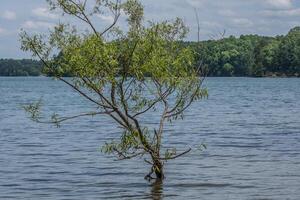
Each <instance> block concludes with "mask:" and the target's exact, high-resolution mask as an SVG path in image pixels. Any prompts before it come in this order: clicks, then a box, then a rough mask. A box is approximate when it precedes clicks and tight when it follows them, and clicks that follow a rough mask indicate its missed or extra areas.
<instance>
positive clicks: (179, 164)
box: [0, 77, 300, 200]
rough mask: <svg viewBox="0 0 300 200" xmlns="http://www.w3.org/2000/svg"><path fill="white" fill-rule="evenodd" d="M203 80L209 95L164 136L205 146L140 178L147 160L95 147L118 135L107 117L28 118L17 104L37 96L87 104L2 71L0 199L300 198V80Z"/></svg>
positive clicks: (74, 107) (61, 107) (58, 104)
mask: <svg viewBox="0 0 300 200" xmlns="http://www.w3.org/2000/svg"><path fill="white" fill-rule="evenodd" d="M206 86H207V88H208V89H209V98H208V99H207V100H203V101H201V102H197V103H195V104H193V106H192V107H191V108H190V109H189V110H188V112H187V114H186V118H185V120H184V121H178V122H176V123H174V124H172V125H171V126H168V127H166V136H165V138H164V144H165V145H166V146H174V145H175V146H177V147H178V149H179V150H184V149H186V148H187V147H190V146H191V147H195V146H197V145H198V144H201V143H203V142H204V143H205V144H206V145H207V147H208V149H207V150H205V151H204V152H199V151H193V152H192V153H190V154H188V155H186V156H185V157H182V158H179V159H177V160H173V161H170V162H168V163H167V164H166V169H165V170H166V176H167V179H166V180H165V181H164V183H163V184H162V183H148V182H146V181H145V180H144V179H143V176H144V175H145V174H146V173H147V172H148V170H149V169H148V166H147V165H146V164H144V163H142V162H139V161H138V160H130V161H122V162H116V161H114V158H111V157H109V156H107V155H103V154H102V153H101V152H100V151H99V149H100V147H101V145H102V144H103V143H104V142H105V141H107V140H109V139H111V138H115V137H118V135H119V130H118V129H117V128H115V124H114V123H113V122H112V121H111V120H110V119H108V118H104V117H94V118H81V119H77V120H73V121H70V122H68V123H65V124H63V126H62V127H61V128H56V127H54V126H51V125H45V124H36V123H33V122H31V121H30V120H29V119H28V118H27V117H26V114H25V113H24V111H23V110H22V105H24V104H27V103H29V102H32V101H34V100H38V99H39V98H40V97H43V99H44V110H45V111H46V112H48V113H50V114H52V113H53V112H58V113H64V114H67V115H68V114H73V113H77V112H80V111H89V110H90V109H92V106H91V105H90V104H89V102H87V101H85V100H84V99H82V98H80V96H78V95H77V94H76V93H75V92H74V91H72V90H71V89H70V88H69V87H67V86H65V85H64V84H63V83H60V82H58V81H54V80H52V79H49V78H42V77H40V78H5V77H2V78H0V153H1V154H0V199H41V200H42V199H49V200H50V199H51V200H57V199H70V200H71V199H72V200H73V199H78V200H82V199H157V200H159V199H166V200H167V199H175V200H176V199H178V200H181V199H203V200H219V199H230V200H235V199H236V200H241V199H257V200H258V199H261V200H262V199H280V200H282V199H295V200H298V199H300V190H299V189H300V79H268V78H262V79H254V78H208V79H207V80H206ZM157 119H158V117H157V116H156V115H155V114H153V113H151V114H149V116H147V118H145V121H144V122H145V123H148V124H151V123H152V124H154V123H156V120H157Z"/></svg>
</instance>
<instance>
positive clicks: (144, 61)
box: [20, 0, 207, 179]
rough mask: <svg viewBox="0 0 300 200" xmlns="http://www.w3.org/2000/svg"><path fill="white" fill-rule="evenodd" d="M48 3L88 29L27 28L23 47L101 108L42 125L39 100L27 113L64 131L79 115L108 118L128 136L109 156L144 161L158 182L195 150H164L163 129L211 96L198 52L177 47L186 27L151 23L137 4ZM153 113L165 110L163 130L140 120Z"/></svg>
mask: <svg viewBox="0 0 300 200" xmlns="http://www.w3.org/2000/svg"><path fill="white" fill-rule="evenodd" d="M48 2H49V4H50V6H51V9H52V10H60V11H62V13H63V14H64V15H69V16H71V17H74V18H77V19H78V20H79V21H80V22H82V23H84V24H85V25H87V27H88V30H84V31H82V32H81V31H80V30H79V29H77V28H76V27H75V26H71V25H69V24H65V23H60V24H58V25H57V26H55V27H54V29H53V30H52V31H50V33H49V34H48V35H47V36H44V35H30V34H28V33H27V32H25V31H23V32H22V33H21V36H20V37H21V41H22V49H23V50H25V51H30V52H32V55H33V56H34V57H38V58H39V59H40V60H41V61H42V62H43V64H44V68H45V70H46V72H47V73H50V74H52V75H54V76H55V77H56V78H57V79H59V80H61V81H62V82H64V83H66V84H67V85H69V86H70V87H71V88H73V89H74V90H75V91H76V92H78V93H79V94H81V95H82V97H84V98H85V99H86V100H88V101H90V102H92V103H94V104H95V105H96V106H97V107H98V109H97V110H95V111H93V112H87V113H80V114H78V115H76V116H71V117H61V116H59V115H57V114H54V115H53V116H52V117H51V120H50V121H44V120H43V116H42V115H41V114H40V105H41V104H40V102H37V103H34V104H31V105H29V106H26V107H25V109H26V111H28V112H29V113H30V114H31V118H32V119H33V120H34V121H36V122H41V123H48V122H49V123H54V124H56V125H58V126H59V125H60V123H61V122H63V121H66V120H69V119H74V118H77V117H83V116H97V115H106V116H109V117H111V118H112V119H113V120H114V121H115V122H116V124H117V125H118V126H119V127H120V128H121V130H122V131H121V137H120V140H119V141H118V142H115V141H113V142H107V143H106V145H105V146H104V147H103V152H105V153H109V154H115V155H116V156H117V157H118V158H119V159H120V160H122V159H130V158H134V157H141V158H144V161H145V162H147V163H148V164H150V165H151V170H150V173H149V174H148V175H147V176H146V177H145V178H147V179H152V178H153V177H152V175H153V174H155V175H156V176H155V177H156V178H157V179H163V178H164V164H165V162H166V161H168V160H171V159H175V158H178V157H180V156H182V155H184V154H186V153H188V152H189V151H190V150H191V149H190V148H189V149H187V150H186V151H183V152H180V153H178V152H177V151H176V148H172V149H164V148H163V146H162V137H163V133H164V124H165V123H166V122H172V121H174V120H176V119H180V118H182V117H183V114H184V111H186V110H187V108H188V107H189V106H190V105H191V103H192V102H194V101H195V100H198V99H201V98H203V97H206V96H207V91H206V90H205V89H202V86H201V84H202V82H203V78H201V77H200V76H199V75H200V71H201V70H200V67H195V63H196V61H195V59H194V57H195V52H194V51H193V50H192V49H191V48H190V47H184V46H183V45H180V42H178V41H182V40H183V39H184V38H185V36H186V34H187V32H188V30H187V27H186V26H185V25H184V23H183V21H182V20H181V19H179V18H177V19H175V20H173V21H163V22H161V23H155V22H149V23H147V24H145V23H144V19H143V6H142V5H141V3H140V2H139V1H138V0H127V1H125V2H124V3H121V2H120V0H117V1H116V2H113V1H109V0H96V1H95V4H94V6H93V8H92V10H89V9H88V8H90V4H88V3H87V1H86V0H85V1H75V0H48ZM107 10H109V11H111V13H112V14H113V16H114V20H113V22H112V24H111V25H110V26H108V27H106V28H105V29H104V30H103V31H99V30H98V29H97V26H96V25H95V24H94V23H93V17H94V16H95V15H99V14H103V12H105V11H107ZM121 13H125V15H126V17H127V25H128V28H127V30H125V31H122V30H121V29H120V28H119V27H118V19H119V18H120V16H121ZM57 52H59V56H57V55H56V54H57ZM64 74H72V75H73V78H72V79H71V80H70V79H65V78H64V77H63V75H64ZM151 110H157V111H159V113H160V121H159V122H158V127H156V128H154V129H153V130H151V129H150V128H149V127H147V126H145V125H144V124H143V122H142V119H141V116H142V115H144V114H145V113H147V112H150V111H151Z"/></svg>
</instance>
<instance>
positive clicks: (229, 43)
mask: <svg viewBox="0 0 300 200" xmlns="http://www.w3.org/2000/svg"><path fill="white" fill-rule="evenodd" d="M186 45H192V46H193V47H194V48H196V51H197V52H198V55H197V56H198V58H197V60H200V61H201V62H202V64H203V66H206V67H207V69H208V75H209V76H254V77H261V76H300V27H295V28H293V29H291V30H290V31H289V33H288V34H287V35H285V36H276V37H263V36H258V35H242V36H240V37H239V38H236V37H234V36H230V37H229V38H224V39H220V40H209V41H204V42H201V43H200V44H197V43H195V42H187V43H186Z"/></svg>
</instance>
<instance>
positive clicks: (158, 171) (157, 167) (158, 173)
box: [145, 158, 165, 181]
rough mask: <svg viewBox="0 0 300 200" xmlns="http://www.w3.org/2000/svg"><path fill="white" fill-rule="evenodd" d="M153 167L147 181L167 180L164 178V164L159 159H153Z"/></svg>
mask: <svg viewBox="0 0 300 200" xmlns="http://www.w3.org/2000/svg"><path fill="white" fill-rule="evenodd" d="M152 162H153V163H151V164H152V166H151V171H150V173H149V174H147V175H146V176H145V179H147V180H149V181H150V180H152V179H156V180H163V179H164V178H165V176H164V164H163V162H162V161H161V160H159V159H154V158H152ZM152 174H155V177H152Z"/></svg>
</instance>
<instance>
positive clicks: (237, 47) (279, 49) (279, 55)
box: [0, 27, 300, 77]
mask: <svg viewBox="0 0 300 200" xmlns="http://www.w3.org/2000/svg"><path fill="white" fill-rule="evenodd" d="M183 45H187V46H190V47H191V48H194V49H195V51H196V52H197V53H196V55H195V56H197V58H196V60H199V61H201V65H203V66H204V67H205V68H206V69H208V70H207V71H208V76H251V77H264V76H281V77H285V76H289V77H290V76H297V77H299V76H300V27H295V28H293V29H291V30H290V31H289V32H288V34H287V35H285V36H276V37H266V36H259V35H241V36H240V37H234V36H230V37H227V38H222V39H219V40H208V41H201V42H199V43H198V42H183ZM42 71H43V67H42V64H41V62H39V61H36V60H31V59H22V60H15V59H0V76H40V75H42V74H43V73H42Z"/></svg>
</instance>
